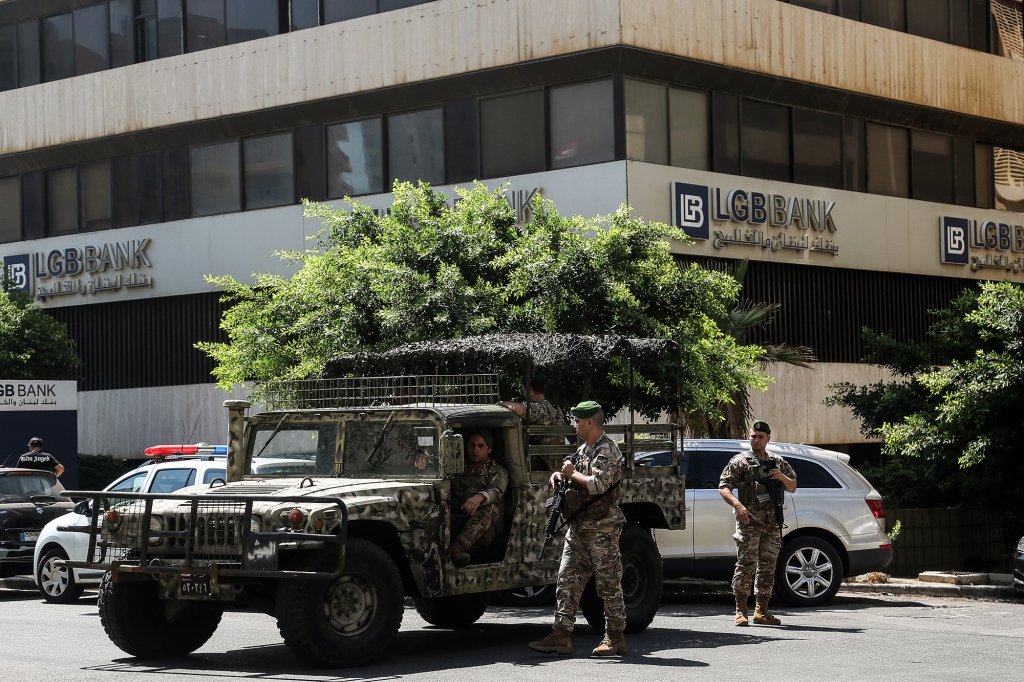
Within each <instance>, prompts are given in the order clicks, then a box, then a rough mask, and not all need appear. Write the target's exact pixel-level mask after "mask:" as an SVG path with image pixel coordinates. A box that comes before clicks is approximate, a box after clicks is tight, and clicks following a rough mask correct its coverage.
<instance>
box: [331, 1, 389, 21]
mask: <svg viewBox="0 0 1024 682" xmlns="http://www.w3.org/2000/svg"><path fill="white" fill-rule="evenodd" d="M376 12H377V0H324V23H325V24H333V23H334V22H336V21H344V20H346V19H354V18H355V17H365V16H366V15H367V14H376Z"/></svg>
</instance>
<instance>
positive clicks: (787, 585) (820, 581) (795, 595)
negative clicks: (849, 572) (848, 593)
mask: <svg viewBox="0 0 1024 682" xmlns="http://www.w3.org/2000/svg"><path fill="white" fill-rule="evenodd" d="M775 570H776V573H775V593H776V594H777V595H779V597H781V598H782V600H783V601H784V602H786V603H787V604H790V605H792V606H817V605H819V604H824V603H825V602H827V601H828V600H829V599H831V598H832V597H834V596H835V595H836V592H838V591H839V584H840V583H841V582H842V581H843V562H842V560H840V558H839V553H838V552H836V550H835V548H834V547H833V546H832V545H830V544H829V543H828V542H826V541H824V540H822V539H820V538H815V537H806V536H805V537H798V538H794V539H793V540H790V541H789V542H787V543H786V544H785V545H784V546H783V547H782V552H781V553H780V554H779V562H778V564H776V569H775Z"/></svg>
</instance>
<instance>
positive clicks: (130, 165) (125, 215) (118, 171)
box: [111, 156, 139, 227]
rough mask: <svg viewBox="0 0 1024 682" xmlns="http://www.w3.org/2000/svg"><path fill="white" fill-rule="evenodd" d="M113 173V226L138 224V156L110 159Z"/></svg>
mask: <svg viewBox="0 0 1024 682" xmlns="http://www.w3.org/2000/svg"><path fill="white" fill-rule="evenodd" d="M111 171H112V173H113V189H114V206H113V216H112V219H113V224H114V227H131V226H133V225H138V224H139V163H138V157H135V156H121V157H118V158H116V159H112V160H111Z"/></svg>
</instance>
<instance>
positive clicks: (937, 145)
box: [910, 130, 956, 204]
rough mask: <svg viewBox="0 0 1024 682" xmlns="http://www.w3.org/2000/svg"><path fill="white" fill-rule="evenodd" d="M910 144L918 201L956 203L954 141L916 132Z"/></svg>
mask: <svg viewBox="0 0 1024 682" xmlns="http://www.w3.org/2000/svg"><path fill="white" fill-rule="evenodd" d="M910 144H911V157H910V168H911V172H912V173H913V185H912V186H913V188H914V198H915V199H923V200H924V201H941V202H943V203H947V204H951V203H953V201H954V199H955V198H956V197H955V195H954V192H953V138H952V137H950V136H949V135H939V134H937V133H926V132H924V131H923V130H913V131H911V135H910Z"/></svg>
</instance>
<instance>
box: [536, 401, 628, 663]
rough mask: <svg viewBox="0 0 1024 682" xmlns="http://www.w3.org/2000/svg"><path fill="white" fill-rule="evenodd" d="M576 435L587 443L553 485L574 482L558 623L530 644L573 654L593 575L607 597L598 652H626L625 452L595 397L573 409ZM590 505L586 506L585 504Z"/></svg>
mask: <svg viewBox="0 0 1024 682" xmlns="http://www.w3.org/2000/svg"><path fill="white" fill-rule="evenodd" d="M572 415H573V416H574V417H575V418H576V419H575V428H576V435H577V436H578V437H579V439H580V441H582V443H581V444H580V447H579V449H578V450H577V451H576V454H575V455H573V456H572V457H570V458H567V459H566V460H565V463H564V464H563V466H562V470H561V471H556V472H555V473H553V474H552V475H551V486H552V487H554V486H555V485H556V484H557V483H558V482H559V481H561V480H562V479H563V478H567V479H570V480H571V481H572V484H573V485H572V487H571V488H570V490H569V492H568V493H567V495H566V507H567V508H566V509H565V510H563V513H564V514H565V515H566V517H567V518H571V517H573V516H574V515H575V518H574V519H573V520H572V521H571V522H570V523H569V530H568V531H567V532H566V534H565V545H564V546H563V548H562V563H561V565H560V566H559V568H558V584H557V588H556V595H557V601H558V605H557V607H556V609H555V625H554V627H553V628H552V631H551V634H550V635H548V636H547V637H545V638H544V639H542V640H540V641H539V642H531V643H530V648H531V649H534V650H535V651H540V652H543V653H556V654H564V655H568V654H571V653H572V640H571V637H570V635H571V634H572V629H573V626H574V625H575V624H576V610H577V608H578V607H579V603H580V596H581V595H582V594H583V588H584V587H585V586H586V584H587V581H588V580H590V576H591V574H593V575H594V582H595V583H596V587H597V596H598V597H600V598H601V599H603V600H604V613H605V634H604V639H602V640H601V643H600V644H599V645H598V647H597V648H596V649H594V651H593V654H594V655H595V656H619V655H622V654H624V653H626V641H625V638H624V637H623V632H624V630H625V627H626V605H625V602H624V601H623V597H622V556H621V554H620V553H619V535H620V533H621V532H622V526H623V525H625V523H626V518H625V516H624V515H623V514H622V510H620V509H619V500H620V499H621V498H622V490H621V488H620V487H619V481H620V477H621V471H622V461H623V459H622V453H621V452H620V451H619V446H618V445H616V444H615V441H613V440H612V439H610V438H609V437H608V436H607V435H606V434H605V433H604V429H603V428H602V427H603V424H604V412H603V411H602V410H601V406H600V405H598V404H597V403H595V402H594V401H592V400H588V401H586V402H582V403H580V404H579V405H577V406H576V407H574V408H573V409H572ZM585 505H586V506H585Z"/></svg>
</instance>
